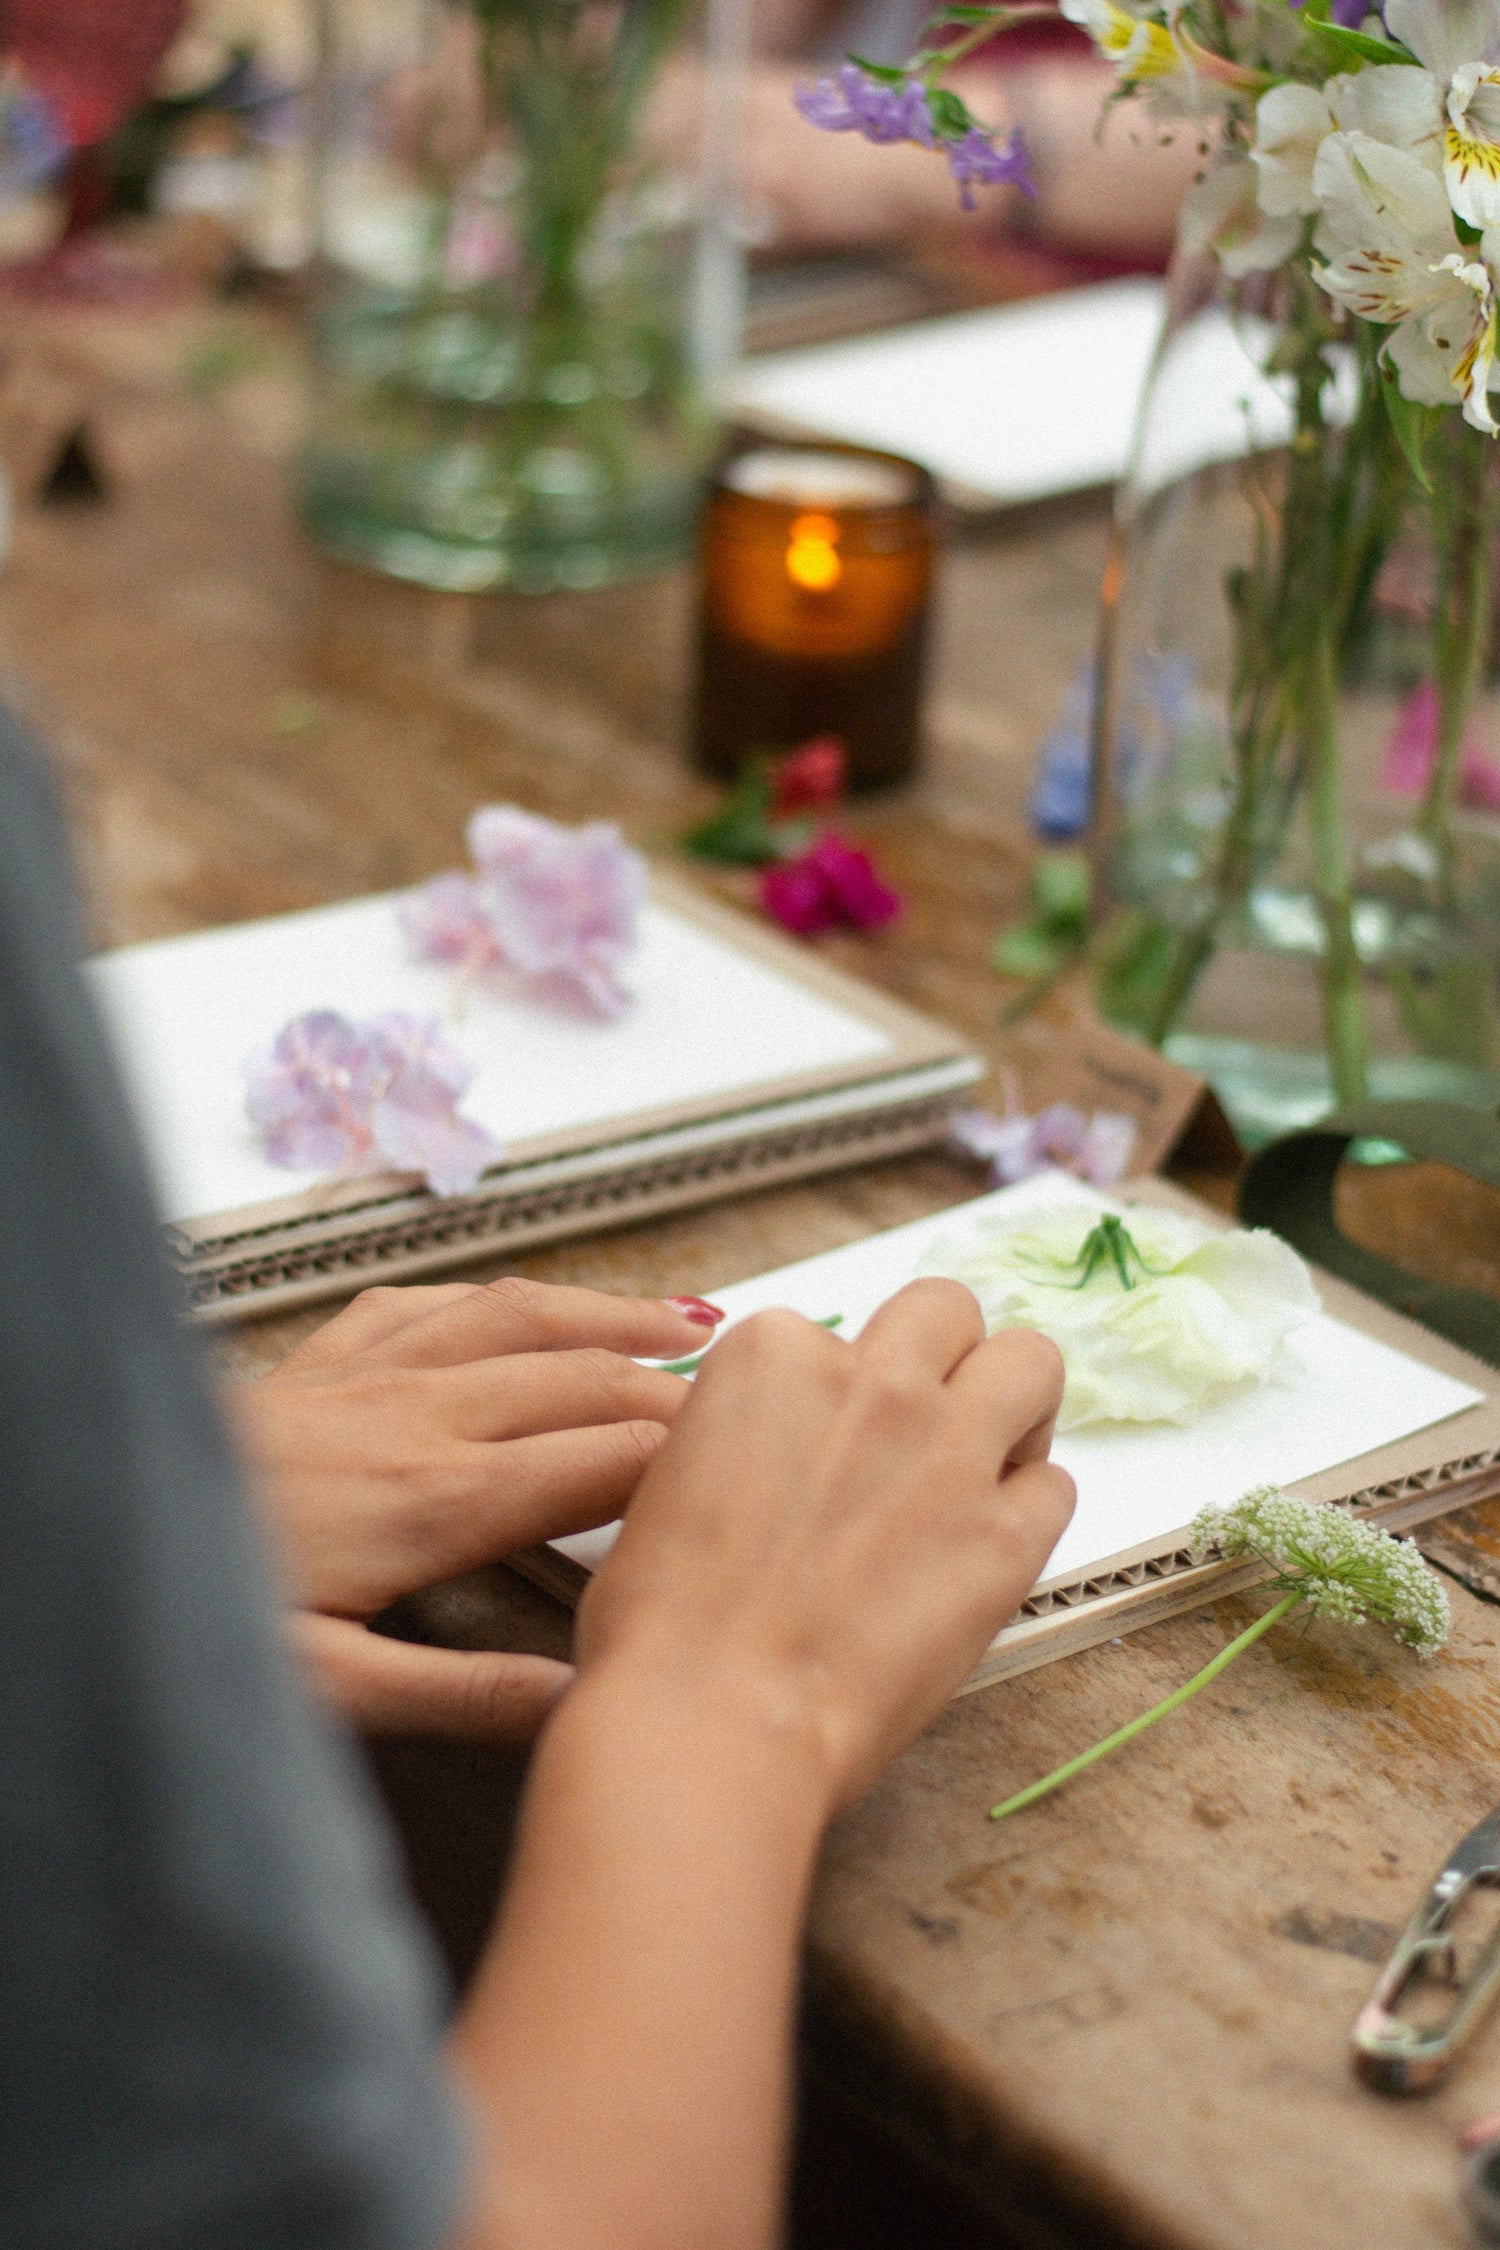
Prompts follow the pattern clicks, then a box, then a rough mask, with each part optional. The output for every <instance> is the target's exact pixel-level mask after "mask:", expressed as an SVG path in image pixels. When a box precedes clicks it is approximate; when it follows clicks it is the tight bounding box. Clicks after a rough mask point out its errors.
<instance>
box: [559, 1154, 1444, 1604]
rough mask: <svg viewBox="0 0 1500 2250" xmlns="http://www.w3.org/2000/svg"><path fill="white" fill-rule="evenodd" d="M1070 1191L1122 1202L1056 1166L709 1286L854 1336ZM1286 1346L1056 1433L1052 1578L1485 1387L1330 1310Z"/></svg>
mask: <svg viewBox="0 0 1500 2250" xmlns="http://www.w3.org/2000/svg"><path fill="white" fill-rule="evenodd" d="M1059 1202H1083V1203H1089V1204H1092V1205H1094V1206H1096V1207H1097V1206H1098V1205H1100V1204H1103V1205H1104V1206H1105V1207H1106V1208H1108V1209H1111V1210H1121V1209H1123V1208H1124V1206H1123V1205H1121V1204H1118V1203H1114V1202H1112V1201H1111V1200H1110V1199H1109V1198H1108V1197H1103V1196H1101V1195H1100V1194H1099V1193H1098V1191H1097V1190H1096V1189H1091V1188H1084V1187H1082V1186H1080V1185H1079V1183H1078V1182H1077V1181H1075V1180H1072V1179H1069V1178H1067V1177H1065V1176H1064V1175H1063V1174H1061V1173H1047V1174H1044V1175H1042V1176H1041V1177H1040V1178H1038V1179H1035V1180H1028V1181H1026V1182H1024V1183H1023V1184H1022V1185H1021V1186H1020V1187H1014V1188H1001V1189H999V1190H998V1191H997V1192H996V1193H995V1194H993V1195H985V1196H980V1197H979V1198H977V1200H976V1201H974V1202H972V1203H965V1204H961V1205H959V1206H958V1208H957V1209H955V1210H949V1211H942V1212H939V1213H938V1214H937V1215H936V1216H935V1217H933V1218H930V1219H917V1220H914V1221H913V1222H912V1223H911V1224H910V1225H909V1226H904V1227H895V1228H893V1229H891V1230H890V1232H888V1233H886V1234H877V1235H870V1236H868V1237H866V1239H865V1240H864V1241H863V1242H853V1243H850V1244H848V1245H847V1246H846V1247H845V1248H844V1249H842V1250H830V1251H827V1252H826V1253H825V1254H824V1255H823V1256H821V1257H817V1258H805V1259H803V1260H801V1262H800V1263H798V1264H797V1265H792V1266H782V1267H780V1268H779V1269H778V1270H777V1271H776V1272H774V1273H767V1274H761V1275H758V1276H757V1277H756V1279H754V1280H753V1281H742V1282H738V1283H736V1284H734V1285H733V1286H732V1287H730V1288H727V1289H715V1290H710V1291H709V1293H708V1294H709V1295H710V1297H711V1298H712V1300H713V1302H714V1303H715V1304H717V1305H722V1306H723V1308H724V1310H725V1312H726V1313H727V1314H728V1315H729V1316H730V1320H731V1321H733V1320H740V1319H743V1318H744V1317H745V1315H746V1314H748V1313H752V1312H759V1311H762V1310H763V1309H765V1308H766V1307H767V1306H771V1305H785V1306H789V1307H791V1309H792V1310H793V1311H795V1312H802V1313H806V1314H807V1315H808V1316H809V1318H811V1319H814V1320H821V1319H826V1318H827V1317H828V1315H830V1314H832V1313H842V1315H843V1322H842V1325H841V1327H840V1329H839V1334H840V1335H842V1336H848V1337H851V1338H852V1337H854V1336H857V1335H858V1334H859V1332H860V1330H861V1328H863V1326H864V1324H865V1322H866V1321H867V1320H868V1319H869V1317H870V1315H871V1314H872V1313H873V1312H874V1311H875V1309H876V1307H877V1306H878V1305H881V1304H883V1303H884V1302H885V1300H886V1298H887V1297H889V1296H891V1295H893V1294H894V1292H895V1291H896V1290H897V1289H899V1288H901V1287H902V1285H903V1284H904V1283H905V1282H908V1281H910V1280H911V1279H912V1278H913V1277H914V1275H915V1274H916V1273H917V1272H918V1270H919V1269H920V1268H921V1266H922V1265H923V1262H924V1259H925V1258H926V1255H927V1252H928V1248H929V1246H930V1245H931V1244H932V1243H933V1242H934V1241H936V1240H937V1239H939V1238H940V1237H942V1238H947V1239H948V1240H952V1239H954V1238H955V1237H957V1238H960V1239H962V1238H963V1237H964V1236H965V1235H966V1234H969V1233H972V1232H975V1231H977V1230H979V1229H980V1228H982V1227H984V1226H986V1225H989V1224H992V1223H993V1221H994V1220H995V1218H996V1217H997V1216H1003V1217H1012V1216H1014V1217H1015V1218H1017V1219H1019V1218H1020V1217H1021V1216H1022V1215H1023V1214H1025V1213H1026V1212H1029V1211H1032V1210H1035V1209H1038V1208H1041V1207H1043V1206H1048V1205H1055V1204H1057V1203H1059ZM1288 1351H1289V1354H1290V1356H1291V1358H1292V1361H1293V1364H1294V1367H1295V1370H1296V1372H1295V1373H1294V1374H1293V1375H1292V1377H1291V1379H1290V1380H1289V1381H1287V1382H1277V1383H1275V1384H1271V1385H1266V1386H1256V1387H1253V1388H1249V1389H1247V1390H1245V1391H1243V1392H1241V1393H1240V1394H1239V1395H1238V1396H1236V1397H1231V1398H1229V1399H1226V1400H1224V1401H1222V1402H1221V1403H1220V1404H1219V1405H1217V1406H1214V1407H1210V1408H1209V1409H1208V1410H1207V1411H1206V1412H1204V1413H1203V1414H1201V1415H1200V1416H1199V1417H1198V1418H1197V1420H1196V1421H1194V1422H1193V1423H1191V1424H1190V1425H1189V1426H1187V1427H1186V1428H1182V1429H1178V1428H1174V1427H1169V1426H1166V1425H1163V1424H1158V1425H1155V1426H1153V1425H1149V1424H1143V1425H1140V1426H1138V1427H1134V1428H1130V1427H1122V1426H1119V1425H1112V1426H1111V1427H1109V1428H1108V1429H1093V1430H1080V1431H1074V1432H1072V1433H1070V1434H1069V1435H1068V1436H1066V1437H1060V1438H1058V1440H1057V1441H1056V1444H1055V1445H1054V1447H1053V1458H1054V1459H1055V1460H1057V1461H1060V1462H1061V1463H1062V1465H1063V1466H1064V1468H1066V1469H1068V1470H1069V1471H1070V1472H1071V1473H1072V1475H1073V1476H1074V1478H1075V1479H1076V1480H1077V1484H1078V1506H1077V1509H1076V1511H1075V1513H1074V1516H1073V1520H1072V1522H1071V1524H1070V1525H1069V1526H1068V1528H1067V1530H1066V1531H1065V1532H1064V1533H1063V1535H1062V1538H1061V1539H1060V1540H1059V1542H1058V1544H1057V1546H1056V1548H1055V1549H1054V1551H1053V1554H1052V1556H1051V1559H1050V1561H1049V1562H1048V1564H1047V1568H1046V1571H1045V1572H1044V1574H1043V1577H1042V1580H1041V1583H1042V1584H1043V1585H1046V1584H1048V1583H1049V1582H1053V1581H1056V1580H1060V1579H1068V1578H1074V1577H1078V1576H1080V1575H1082V1574H1084V1573H1086V1572H1087V1571H1089V1570H1091V1569H1093V1568H1094V1567H1095V1566H1096V1565H1098V1564H1099V1563H1102V1562H1104V1561H1106V1560H1107V1559H1109V1558H1111V1557H1113V1556H1116V1555H1119V1554H1123V1553H1124V1552H1126V1551H1127V1550H1128V1549H1130V1548H1133V1547H1138V1546H1143V1545H1145V1543H1146V1542H1147V1541H1152V1540H1161V1541H1162V1542H1163V1543H1166V1542H1167V1541H1169V1540H1170V1539H1171V1537H1172V1536H1173V1535H1174V1534H1175V1533H1178V1532H1181V1531H1184V1530H1186V1528H1187V1526H1188V1525H1189V1524H1190V1523H1191V1521H1192V1519H1193V1517H1194V1516H1195V1515H1196V1514H1197V1512H1198V1510H1199V1509H1200V1508H1201V1507H1204V1506H1206V1505H1208V1504H1210V1503H1217V1504H1227V1503H1229V1502H1232V1501H1234V1500H1237V1499H1238V1498H1239V1496H1240V1495H1241V1493H1243V1492H1246V1491H1248V1490H1249V1489H1250V1488H1251V1487H1252V1486H1253V1485H1257V1484H1282V1485H1293V1484H1296V1483H1297V1482H1298V1481H1299V1480H1300V1479H1301V1478H1303V1477H1311V1476H1316V1475H1318V1473H1319V1472H1320V1471H1321V1470H1323V1469H1332V1468H1336V1467H1337V1466H1338V1465H1339V1463H1340V1462H1341V1461H1352V1460H1354V1459H1355V1458H1356V1457H1357V1456H1358V1455H1360V1454H1362V1453H1369V1452H1372V1451H1373V1450H1374V1448H1375V1447H1377V1446H1381V1445H1389V1444H1390V1443H1392V1442H1393V1440H1395V1439H1396V1438H1400V1437H1406V1436H1409V1435H1411V1433H1412V1432H1413V1431H1416V1430H1423V1429H1426V1428H1428V1427H1429V1426H1430V1425H1431V1424H1432V1423H1434V1422H1441V1421H1445V1420H1446V1419H1447V1418H1448V1416H1449V1415H1451V1414H1458V1413H1461V1412H1462V1411H1463V1409H1464V1408H1465V1407H1468V1406H1474V1405H1476V1404H1477V1403H1478V1402H1479V1399H1480V1397H1481V1396H1482V1394H1481V1393H1480V1392H1478V1391H1476V1390H1471V1389H1470V1388H1469V1386H1468V1385H1467V1384H1464V1383H1458V1382H1455V1381H1454V1380H1453V1379H1452V1377H1451V1376H1447V1375H1440V1374H1438V1373H1437V1372H1436V1371H1435V1370H1434V1369H1432V1368H1429V1367H1424V1366H1423V1365H1422V1364H1421V1362H1420V1361H1419V1360H1414V1359H1409V1358H1408V1357H1407V1356H1406V1354H1405V1353H1404V1352H1398V1351H1393V1350H1392V1349H1391V1347H1390V1346H1389V1345H1388V1344H1382V1343H1378V1342H1376V1340H1375V1339H1374V1338H1373V1337H1370V1336H1363V1335H1361V1334H1360V1333H1359V1331H1358V1330H1357V1329H1353V1328H1349V1327H1347V1326H1346V1325H1345V1324H1344V1323H1343V1322H1342V1321H1337V1320H1333V1319H1330V1318H1329V1316H1328V1315H1327V1314H1326V1313H1319V1314H1317V1315H1315V1316H1314V1317H1313V1318H1312V1319H1311V1320H1309V1321H1308V1322H1307V1323H1306V1324H1305V1326H1303V1327H1302V1328H1299V1329H1298V1330H1296V1331H1295V1332H1294V1334H1293V1336H1292V1338H1291V1340H1290V1342H1289V1345H1288ZM613 1536H614V1532H613V1527H610V1528H609V1529H608V1530H605V1531H602V1532H586V1533H584V1534H582V1535H581V1536H580V1537H577V1538H573V1539H560V1540H558V1541H557V1542H556V1544H557V1546H558V1547H559V1548H560V1549H561V1551H562V1552H563V1553H564V1554H568V1555H571V1556H573V1557H574V1558H575V1560H577V1561H579V1562H583V1563H586V1564H587V1565H588V1566H589V1567H590V1568H593V1567H594V1566H595V1565H596V1564H597V1563H598V1562H599V1561H600V1560H601V1559H602V1557H603V1555H604V1553H605V1552H606V1551H607V1549H608V1546H609V1544H610V1542H611V1540H612V1538H613Z"/></svg>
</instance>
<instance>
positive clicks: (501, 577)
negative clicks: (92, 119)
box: [301, 0, 740, 591]
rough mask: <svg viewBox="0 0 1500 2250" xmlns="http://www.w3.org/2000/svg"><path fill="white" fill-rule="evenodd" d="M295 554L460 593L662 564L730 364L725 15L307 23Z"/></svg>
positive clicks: (385, 12) (431, 14)
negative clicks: (311, 269) (308, 191)
mask: <svg viewBox="0 0 1500 2250" xmlns="http://www.w3.org/2000/svg"><path fill="white" fill-rule="evenodd" d="M318 12H319V36H320V60H319V70H318V79H317V94H316V104H315V109H316V137H317V155H316V162H315V179H316V195H315V202H316V238H317V251H318V256H317V265H316V274H315V284H314V286H315V300H316V311H315V342H314V366H313V410H312V423H311V430H310V434H309V437H308V441H307V445H306V450H305V453H304V457H303V463H302V481H301V495H302V511H303V515H304V518H305V520H306V522H307V523H308V525H309V526H310V528H311V529H312V531H313V532H314V534H315V535H316V537H317V538H318V539H319V540H320V542H321V543H322V544H323V545H324V546H326V547H328V548H330V549H332V550H333V551H334V552H336V553H338V554H342V555H345V556H348V557H350V558H351V559H353V560H355V561H359V562H364V563H368V564H372V565H374V566H375V567H376V568H377V569H380V570H384V571H386V572H388V573H390V574H392V575H394V576H396V577H400V578H408V579H414V580H416V581H418V582H420V583H421V584H424V585H428V586H437V587H443V588H448V589H454V590H460V591H476V590H479V589H483V588H488V587H496V586H513V587H517V588H520V589H521V590H523V591H547V590H551V589H553V588H556V587H586V586H598V585H602V584H604V583H606V582H608V581H610V580H612V579H617V578H622V577H627V576H632V575H634V574H636V573H638V572H641V571H645V570H649V569H652V568H654V567H657V566H659V565H661V564H663V563H665V562H668V561H671V560H674V559H676V558H677V557H678V556H680V555H682V554H683V553H685V552H686V550H687V545H688V541H689V537H690V529H691V523H692V518H693V513H694V508H695V504H696V496H697V489H698V482H699V479H700V476H701V473H702V470H703V468H704V466H705V464H706V462H707V459H708V457H709V452H710V448H711V444H712V437H713V431H712V414H711V406H710V399H711V392H712V388H713V384H714V380H715V377H716V375H717V373H718V370H719V369H720V367H721V366H722V365H723V363H724V362H725V360H726V359H727V358H728V357H729V355H730V354H731V353H732V351H733V349H734V347H735V344H736V342H737V311H738V286H737V258H736V253H735V249H734V244H733V240H732V230H731V227H730V223H729V220H730V209H729V204H730V191H731V186H732V181H731V162H732V153H733V147H734V140H735V124H736V119H737V112H738V78H739V67H738V58H737V53H736V46H737V40H738V36H739V33H738V28H737V18H738V15H739V13H740V11H739V10H738V8H737V7H736V5H735V0H704V7H703V9H702V10H697V9H695V8H694V6H693V5H692V4H691V0H319V10H318Z"/></svg>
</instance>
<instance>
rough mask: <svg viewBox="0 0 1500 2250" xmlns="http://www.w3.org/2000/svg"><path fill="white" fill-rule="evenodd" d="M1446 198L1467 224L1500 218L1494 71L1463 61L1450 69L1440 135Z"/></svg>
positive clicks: (1499, 90) (1499, 101)
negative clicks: (1445, 118)
mask: <svg viewBox="0 0 1500 2250" xmlns="http://www.w3.org/2000/svg"><path fill="white" fill-rule="evenodd" d="M1443 179H1444V181H1445V183H1446V185H1447V189H1448V200H1449V202H1450V203H1451V204H1452V205H1453V208H1454V210H1455V211H1456V212H1457V213H1458V215H1459V217H1460V218H1461V219H1467V220H1468V222H1469V224H1470V226H1471V227H1488V226H1494V225H1495V224H1496V223H1497V221H1500V71H1493V70H1481V69H1480V67H1479V65H1478V64H1477V63H1466V64H1465V65H1464V66H1463V67H1462V68H1461V69H1459V70H1457V71H1455V73H1454V77H1453V85H1452V87H1451V89H1450V91H1449V94H1448V127H1447V130H1446V132H1445V133H1444V135H1443Z"/></svg>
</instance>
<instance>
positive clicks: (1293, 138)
mask: <svg viewBox="0 0 1500 2250" xmlns="http://www.w3.org/2000/svg"><path fill="white" fill-rule="evenodd" d="M1333 126H1334V120H1333V115H1332V113H1331V111H1330V109H1329V107H1328V104H1327V102H1326V101H1324V99H1323V96H1322V95H1321V94H1320V93H1319V92H1318V91H1317V90H1316V88H1315V87H1312V86H1299V85H1297V84H1296V83H1295V81H1288V83H1287V84H1286V85H1284V86H1273V87H1272V88H1271V90H1270V92H1269V93H1265V94H1262V95H1261V97H1260V100H1259V101H1258V102H1257V103H1256V105H1255V146H1254V148H1252V149H1251V151H1250V159H1251V162H1252V163H1253V164H1254V165H1255V166H1256V167H1257V170H1258V172H1259V184H1258V194H1259V197H1260V207H1261V209H1262V211H1264V212H1266V213H1267V215H1268V216H1269V217H1271V218H1273V219H1285V218H1292V217H1303V216H1305V215H1306V214H1307V213H1308V212H1310V211H1316V210H1317V208H1318V199H1317V197H1316V196H1315V195H1314V194H1313V191H1312V169H1313V159H1314V157H1315V156H1316V155H1317V153H1318V149H1319V146H1320V145H1321V143H1322V142H1323V141H1324V140H1325V139H1326V138H1327V136H1328V135H1329V134H1330V133H1331V132H1332V131H1333Z"/></svg>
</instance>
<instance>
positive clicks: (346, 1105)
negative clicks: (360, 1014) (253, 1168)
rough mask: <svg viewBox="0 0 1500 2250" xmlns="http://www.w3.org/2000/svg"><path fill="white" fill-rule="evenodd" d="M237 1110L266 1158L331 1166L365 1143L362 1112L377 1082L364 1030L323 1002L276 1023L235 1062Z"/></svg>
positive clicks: (303, 1167)
mask: <svg viewBox="0 0 1500 2250" xmlns="http://www.w3.org/2000/svg"><path fill="white" fill-rule="evenodd" d="M243 1069H244V1076H245V1084H246V1094H245V1110H246V1114H247V1116H248V1117H249V1119H250V1122H251V1124H252V1125H254V1126H256V1127H257V1128H258V1129H259V1131H260V1133H261V1136H262V1139H263V1141H264V1145H265V1149H266V1154H267V1155H268V1157H269V1158H270V1160H271V1162H272V1163H273V1164H277V1165H284V1166H286V1167H287V1168H288V1169H291V1170H295V1171H323V1172H326V1171H332V1170H336V1169H337V1168H338V1167H339V1166H341V1165H345V1164H348V1163H350V1162H352V1161H354V1160H355V1159H356V1158H357V1157H358V1156H359V1155H360V1154H361V1153H362V1152H363V1151H364V1149H365V1148H366V1147H367V1146H368V1143H369V1132H368V1123H367V1120H368V1114H369V1109H370V1105H371V1102H372V1101H373V1099H374V1096H375V1093H376V1091H377V1090H378V1086H379V1084H380V1082H381V1081H380V1077H379V1063H378V1057H377V1055H376V1052H375V1050H374V1048H373V1046H372V1042H371V1040H370V1038H369V1036H368V1034H367V1033H366V1031H365V1030H364V1029H363V1028H362V1027H361V1026H360V1025H358V1024H355V1023H351V1022H350V1020H349V1018H348V1017H347V1016H342V1015H339V1014H338V1013H337V1011H336V1010H334V1009H331V1008H317V1009H311V1010H309V1011H308V1012H307V1013H306V1014H304V1015H300V1016H294V1017H293V1018H292V1020H291V1022H290V1023H288V1024H286V1025H284V1026H283V1028H282V1029H281V1031H280V1032H279V1033H278V1034H277V1036H276V1039H275V1040H274V1041H273V1043H272V1045H271V1046H270V1047H269V1048H266V1049H263V1050H261V1051H260V1052H258V1053H256V1054H253V1055H251V1056H249V1057H248V1058H247V1059H246V1061H245V1064H244V1066H243Z"/></svg>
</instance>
